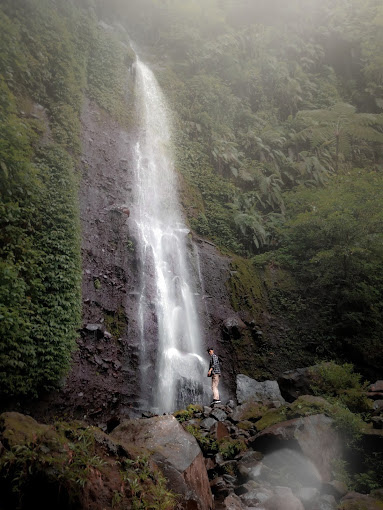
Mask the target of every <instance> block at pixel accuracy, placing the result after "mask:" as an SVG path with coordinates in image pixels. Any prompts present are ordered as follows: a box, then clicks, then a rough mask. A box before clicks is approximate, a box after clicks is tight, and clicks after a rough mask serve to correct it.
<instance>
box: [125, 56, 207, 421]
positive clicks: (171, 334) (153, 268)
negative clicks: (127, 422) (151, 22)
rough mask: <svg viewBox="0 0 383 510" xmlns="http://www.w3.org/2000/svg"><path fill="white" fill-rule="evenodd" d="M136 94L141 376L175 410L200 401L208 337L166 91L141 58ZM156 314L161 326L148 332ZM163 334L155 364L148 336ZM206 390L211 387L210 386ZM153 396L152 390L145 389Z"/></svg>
mask: <svg viewBox="0 0 383 510" xmlns="http://www.w3.org/2000/svg"><path fill="white" fill-rule="evenodd" d="M135 70H136V73H135V74H136V95H137V98H136V101H137V106H138V110H137V113H138V120H139V122H140V135H139V137H138V142H137V144H136V148H135V155H136V176H135V184H134V205H133V207H132V211H131V219H132V220H133V221H134V222H135V224H136V228H137V241H138V249H139V259H140V263H141V289H140V296H139V299H140V302H139V326H140V334H141V375H142V387H143V388H144V392H150V390H151V392H152V396H151V399H150V400H151V405H152V407H153V408H155V409H156V410H158V412H170V411H174V409H176V408H181V407H185V406H186V405H187V404H189V403H192V402H193V403H195V402H200V403H201V402H202V400H203V393H204V385H206V383H205V381H204V379H206V370H207V361H206V360H205V359H204V358H203V357H202V352H203V349H202V342H201V335H200V327H199V320H198V314H197V310H196V304H195V298H194V290H193V289H192V282H191V278H190V269H189V267H188V258H187V250H186V242H187V236H188V230H187V228H185V225H184V224H183V222H182V216H181V213H180V208H179V204H178V197H177V185H176V176H175V172H174V163H173V157H172V150H171V130H170V119H169V113H168V109H167V105H166V101H165V98H164V96H163V94H162V92H161V89H160V87H159V85H158V83H157V81H156V79H155V77H154V75H153V73H152V72H151V70H150V69H149V68H148V67H147V66H146V65H145V64H143V63H142V62H141V61H140V60H139V59H137V62H136V65H135ZM153 313H154V314H155V323H156V327H157V331H156V332H153V331H148V328H149V327H150V326H149V325H150V324H153V320H148V319H149V317H150V316H151V315H153ZM154 334H155V335H156V336H157V338H158V345H157V356H156V360H155V361H154V364H155V366H154V367H153V364H152V362H151V361H150V359H151V356H152V354H153V353H152V352H148V348H147V343H146V339H147V338H148V337H149V336H151V337H153V335H154ZM205 390H206V386H205ZM146 396H147V395H146Z"/></svg>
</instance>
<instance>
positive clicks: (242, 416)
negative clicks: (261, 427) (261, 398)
mask: <svg viewBox="0 0 383 510" xmlns="http://www.w3.org/2000/svg"><path fill="white" fill-rule="evenodd" d="M267 410H268V408H267V406H265V405H263V404H260V403H259V402H252V401H249V402H245V403H244V404H242V405H241V406H239V407H237V409H236V411H235V419H236V420H237V421H241V422H242V421H251V422H256V421H257V420H259V419H260V418H262V416H263V415H264V414H265V413H266V412H267Z"/></svg>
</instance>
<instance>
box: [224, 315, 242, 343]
mask: <svg viewBox="0 0 383 510" xmlns="http://www.w3.org/2000/svg"><path fill="white" fill-rule="evenodd" d="M222 330H223V333H224V334H225V335H226V336H228V337H230V338H234V339H235V340H238V339H239V338H241V336H242V333H243V331H244V330H246V324H245V323H244V322H243V321H242V320H241V319H240V318H239V317H228V318H227V319H225V320H224V322H223V326H222Z"/></svg>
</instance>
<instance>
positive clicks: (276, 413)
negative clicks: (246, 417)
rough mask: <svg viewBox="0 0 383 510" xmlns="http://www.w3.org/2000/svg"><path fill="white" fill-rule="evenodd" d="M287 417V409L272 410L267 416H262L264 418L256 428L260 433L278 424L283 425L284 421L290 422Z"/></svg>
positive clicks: (257, 423) (258, 422)
mask: <svg viewBox="0 0 383 510" xmlns="http://www.w3.org/2000/svg"><path fill="white" fill-rule="evenodd" d="M288 419H289V418H288V417H287V407H286V406H282V407H280V408H279V409H270V410H269V411H267V413H266V414H264V415H263V416H262V418H261V419H260V420H259V421H257V422H256V424H255V427H256V429H257V430H258V432H260V431H261V430H264V429H267V428H268V427H271V426H272V425H275V424H277V423H281V422H283V421H286V420H288Z"/></svg>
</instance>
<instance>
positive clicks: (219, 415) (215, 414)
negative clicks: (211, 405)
mask: <svg viewBox="0 0 383 510" xmlns="http://www.w3.org/2000/svg"><path fill="white" fill-rule="evenodd" d="M210 416H211V417H212V418H215V419H216V420H217V421H225V420H226V418H227V414H226V413H225V411H223V410H222V409H213V411H212V412H211V413H210Z"/></svg>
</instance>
